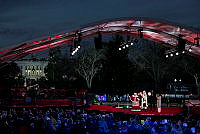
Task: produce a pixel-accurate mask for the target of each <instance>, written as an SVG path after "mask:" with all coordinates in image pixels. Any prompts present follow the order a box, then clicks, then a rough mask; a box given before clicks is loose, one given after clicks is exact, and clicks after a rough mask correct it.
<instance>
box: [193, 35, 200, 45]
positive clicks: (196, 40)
mask: <svg viewBox="0 0 200 134" xmlns="http://www.w3.org/2000/svg"><path fill="white" fill-rule="evenodd" d="M199 40H200V38H199V37H196V38H194V44H195V45H196V46H199Z"/></svg>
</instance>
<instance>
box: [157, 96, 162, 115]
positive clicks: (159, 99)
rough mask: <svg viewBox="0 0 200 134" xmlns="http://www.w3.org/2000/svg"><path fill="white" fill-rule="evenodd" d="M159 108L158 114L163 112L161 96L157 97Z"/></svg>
mask: <svg viewBox="0 0 200 134" xmlns="http://www.w3.org/2000/svg"><path fill="white" fill-rule="evenodd" d="M157 108H158V113H160V112H161V95H160V94H158V95H157Z"/></svg>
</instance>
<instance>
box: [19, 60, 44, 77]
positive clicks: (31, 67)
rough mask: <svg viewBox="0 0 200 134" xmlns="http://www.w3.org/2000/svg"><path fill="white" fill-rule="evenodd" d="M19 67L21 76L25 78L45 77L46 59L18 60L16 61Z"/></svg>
mask: <svg viewBox="0 0 200 134" xmlns="http://www.w3.org/2000/svg"><path fill="white" fill-rule="evenodd" d="M16 63H17V65H18V66H19V68H20V69H21V73H22V76H24V77H25V78H26V79H35V80H37V79H39V78H41V77H45V73H44V68H45V67H46V66H47V65H48V61H47V60H24V59H23V60H19V61H16Z"/></svg>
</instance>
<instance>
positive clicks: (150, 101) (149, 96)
mask: <svg viewBox="0 0 200 134" xmlns="http://www.w3.org/2000/svg"><path fill="white" fill-rule="evenodd" d="M148 102H149V105H150V111H151V112H152V111H153V97H152V94H151V92H148Z"/></svg>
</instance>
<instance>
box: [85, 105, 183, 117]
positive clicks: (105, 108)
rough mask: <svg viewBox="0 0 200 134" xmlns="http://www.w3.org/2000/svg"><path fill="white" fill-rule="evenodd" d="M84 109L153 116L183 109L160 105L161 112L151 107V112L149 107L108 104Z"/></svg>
mask: <svg viewBox="0 0 200 134" xmlns="http://www.w3.org/2000/svg"><path fill="white" fill-rule="evenodd" d="M86 110H91V111H92V110H97V111H107V112H122V113H125V114H138V115H153V116H174V115H178V114H180V113H181V112H182V111H183V109H182V108H181V107H162V108H161V112H160V113H158V112H157V108H153V112H151V111H150V108H148V109H147V111H131V109H125V108H114V107H112V106H109V105H90V107H89V108H86Z"/></svg>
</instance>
